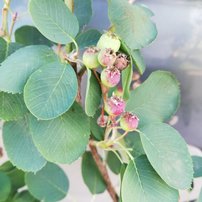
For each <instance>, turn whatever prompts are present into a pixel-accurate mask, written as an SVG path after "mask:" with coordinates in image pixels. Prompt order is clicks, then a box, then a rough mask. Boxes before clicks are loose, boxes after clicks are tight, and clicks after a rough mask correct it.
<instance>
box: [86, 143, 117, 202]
mask: <svg viewBox="0 0 202 202" xmlns="http://www.w3.org/2000/svg"><path fill="white" fill-rule="evenodd" d="M89 148H90V150H91V153H92V156H93V159H94V161H95V163H96V165H97V167H98V169H99V171H100V173H101V175H102V177H103V179H104V181H105V183H106V185H107V191H108V193H109V194H110V196H111V198H112V200H113V202H118V195H117V193H116V191H115V189H114V187H113V185H112V182H111V180H110V177H109V174H108V171H107V168H106V166H105V165H104V163H103V161H102V160H101V158H100V156H99V154H98V151H97V148H96V147H95V146H94V143H92V142H91V141H90V143H89Z"/></svg>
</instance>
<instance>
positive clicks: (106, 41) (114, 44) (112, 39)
mask: <svg viewBox="0 0 202 202" xmlns="http://www.w3.org/2000/svg"><path fill="white" fill-rule="evenodd" d="M120 46H121V42H120V40H119V38H118V37H117V36H116V35H115V34H114V33H112V32H107V33H104V34H103V35H102V36H101V37H100V39H99V41H98V43H97V47H98V48H100V49H105V48H111V49H112V50H114V51H115V52H117V51H118V50H119V48H120Z"/></svg>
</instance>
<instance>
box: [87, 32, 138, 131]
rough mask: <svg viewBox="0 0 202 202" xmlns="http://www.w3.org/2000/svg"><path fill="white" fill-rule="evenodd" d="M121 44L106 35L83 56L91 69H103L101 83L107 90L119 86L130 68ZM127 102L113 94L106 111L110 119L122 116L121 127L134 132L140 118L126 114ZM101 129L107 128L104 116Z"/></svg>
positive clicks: (116, 38) (111, 35)
mask: <svg viewBox="0 0 202 202" xmlns="http://www.w3.org/2000/svg"><path fill="white" fill-rule="evenodd" d="M120 47H121V42H120V40H119V38H118V37H117V36H116V35H115V34H114V33H111V32H107V33H104V34H103V35H102V36H101V37H100V39H99V41H98V43H97V46H96V47H95V46H94V47H89V48H88V49H87V50H86V51H85V52H84V54H83V63H84V65H85V66H86V67H87V68H89V69H95V68H98V67H100V66H102V67H103V69H102V72H101V83H102V85H103V86H104V87H105V88H112V87H115V86H117V85H118V84H119V82H120V80H121V72H122V71H123V70H124V69H126V68H127V67H128V66H129V63H130V61H129V59H128V58H129V57H128V56H127V55H126V54H125V53H122V52H120V51H119V49H120ZM125 107H126V103H125V101H124V100H123V99H122V98H121V97H119V96H117V95H115V94H113V95H112V97H110V98H106V99H105V100H104V109H105V111H106V112H107V113H108V115H109V116H110V117H114V118H115V119H116V118H117V117H118V116H121V119H120V126H121V128H122V129H123V130H125V131H132V130H135V129H136V128H137V127H138V121H139V119H138V117H137V116H136V115H134V114H132V113H129V112H125ZM97 123H98V125H99V126H100V127H106V125H107V123H108V116H104V115H103V114H102V115H101V116H100V117H99V118H98V120H97Z"/></svg>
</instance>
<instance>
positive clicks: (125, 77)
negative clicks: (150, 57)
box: [121, 59, 133, 100]
mask: <svg viewBox="0 0 202 202" xmlns="http://www.w3.org/2000/svg"><path fill="white" fill-rule="evenodd" d="M121 75H122V87H123V98H124V99H125V100H128V99H129V96H130V86H131V81H132V77H133V63H132V59H131V64H130V65H129V66H128V67H127V68H126V69H124V70H123V71H122V74H121Z"/></svg>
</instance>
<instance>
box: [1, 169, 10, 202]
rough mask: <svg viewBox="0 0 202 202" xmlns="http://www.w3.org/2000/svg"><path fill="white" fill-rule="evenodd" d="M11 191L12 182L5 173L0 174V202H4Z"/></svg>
mask: <svg viewBox="0 0 202 202" xmlns="http://www.w3.org/2000/svg"><path fill="white" fill-rule="evenodd" d="M10 191H11V182H10V179H9V177H8V176H7V175H6V174H4V173H3V172H0V202H4V201H5V200H6V199H7V198H8V196H9V194H10Z"/></svg>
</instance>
